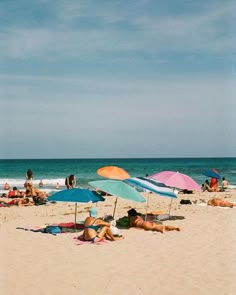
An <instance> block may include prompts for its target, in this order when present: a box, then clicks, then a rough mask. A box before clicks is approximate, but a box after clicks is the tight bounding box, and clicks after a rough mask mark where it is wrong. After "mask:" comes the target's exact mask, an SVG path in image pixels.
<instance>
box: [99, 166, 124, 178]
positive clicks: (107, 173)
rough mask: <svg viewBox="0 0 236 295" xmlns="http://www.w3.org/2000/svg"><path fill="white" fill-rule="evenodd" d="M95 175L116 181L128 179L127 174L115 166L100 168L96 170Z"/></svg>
mask: <svg viewBox="0 0 236 295" xmlns="http://www.w3.org/2000/svg"><path fill="white" fill-rule="evenodd" d="M97 174H98V175H100V176H103V177H106V178H110V179H118V180H123V179H126V178H129V177H130V175H129V173H128V172H126V171H125V170H124V169H123V168H120V167H117V166H104V167H101V168H99V169H98V170H97Z"/></svg>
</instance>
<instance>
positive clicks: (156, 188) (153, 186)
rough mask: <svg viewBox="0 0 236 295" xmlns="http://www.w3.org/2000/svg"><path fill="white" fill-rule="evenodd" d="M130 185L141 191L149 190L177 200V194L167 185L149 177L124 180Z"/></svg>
mask: <svg viewBox="0 0 236 295" xmlns="http://www.w3.org/2000/svg"><path fill="white" fill-rule="evenodd" d="M124 182H126V183H128V184H129V185H131V186H133V187H135V188H138V189H140V190H147V191H150V192H153V193H155V194H158V195H160V196H162V197H170V198H177V196H176V194H175V193H174V192H173V190H171V189H170V188H169V187H167V186H166V185H165V184H163V183H160V182H157V181H155V180H153V179H150V178H147V177H132V178H128V179H126V180H124Z"/></svg>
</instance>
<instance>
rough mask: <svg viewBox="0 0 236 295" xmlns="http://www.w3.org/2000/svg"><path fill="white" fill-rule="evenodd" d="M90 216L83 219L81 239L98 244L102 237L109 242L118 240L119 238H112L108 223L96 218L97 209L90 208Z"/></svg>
mask: <svg viewBox="0 0 236 295" xmlns="http://www.w3.org/2000/svg"><path fill="white" fill-rule="evenodd" d="M89 213H90V216H89V217H87V218H86V219H85V222H84V232H83V238H84V239H85V240H86V241H91V242H93V243H94V242H99V241H101V240H102V239H103V238H104V237H105V238H106V239H108V240H110V241H116V240H119V239H120V237H114V235H113V234H112V231H111V229H110V223H109V222H105V221H104V220H102V219H99V218H97V209H96V208H94V207H93V208H91V209H90V211H89Z"/></svg>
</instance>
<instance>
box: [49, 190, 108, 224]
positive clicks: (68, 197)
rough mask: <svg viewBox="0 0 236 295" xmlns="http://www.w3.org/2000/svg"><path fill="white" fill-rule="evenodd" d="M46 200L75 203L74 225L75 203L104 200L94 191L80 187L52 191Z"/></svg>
mask: <svg viewBox="0 0 236 295" xmlns="http://www.w3.org/2000/svg"><path fill="white" fill-rule="evenodd" d="M48 201H57V202H73V203H75V227H76V214H77V203H95V202H99V201H105V199H104V198H103V197H102V196H101V195H100V194H98V193H97V192H95V191H91V190H88V189H82V188H73V189H66V190H62V191H59V192H56V193H54V194H53V195H52V196H50V197H48Z"/></svg>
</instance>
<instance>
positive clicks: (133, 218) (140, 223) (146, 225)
mask: <svg viewBox="0 0 236 295" xmlns="http://www.w3.org/2000/svg"><path fill="white" fill-rule="evenodd" d="M128 218H129V226H130V227H138V228H143V229H145V230H152V231H158V232H161V233H163V232H164V231H171V230H177V231H180V228H179V227H176V226H171V225H161V224H157V223H155V222H152V221H144V220H143V219H142V217H141V216H139V215H138V213H137V211H136V210H135V209H130V210H129V211H128Z"/></svg>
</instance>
